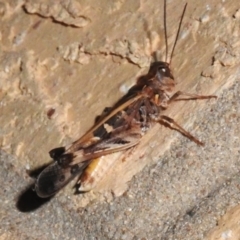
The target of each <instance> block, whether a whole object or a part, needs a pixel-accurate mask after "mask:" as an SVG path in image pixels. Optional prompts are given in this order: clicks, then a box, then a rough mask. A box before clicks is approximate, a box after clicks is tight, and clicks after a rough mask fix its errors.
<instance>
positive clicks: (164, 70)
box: [158, 67, 167, 73]
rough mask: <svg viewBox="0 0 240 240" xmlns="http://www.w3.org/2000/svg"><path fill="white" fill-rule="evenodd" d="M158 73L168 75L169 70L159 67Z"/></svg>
mask: <svg viewBox="0 0 240 240" xmlns="http://www.w3.org/2000/svg"><path fill="white" fill-rule="evenodd" d="M158 71H159V72H161V73H166V72H167V68H166V67H159V68H158Z"/></svg>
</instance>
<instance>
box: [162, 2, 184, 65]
mask: <svg viewBox="0 0 240 240" xmlns="http://www.w3.org/2000/svg"><path fill="white" fill-rule="evenodd" d="M164 3H165V4H166V0H165V1H164ZM186 8H187V3H186V4H185V6H184V9H183V12H182V15H181V19H180V23H179V26H178V31H177V36H176V38H175V42H174V45H173V49H172V53H171V56H170V61H169V65H170V64H171V61H172V56H173V53H174V50H175V47H176V45H177V40H178V37H179V33H180V29H181V25H182V20H183V17H184V14H185V11H186ZM164 12H165V10H164ZM165 32H166V31H165ZM165 41H166V40H165Z"/></svg>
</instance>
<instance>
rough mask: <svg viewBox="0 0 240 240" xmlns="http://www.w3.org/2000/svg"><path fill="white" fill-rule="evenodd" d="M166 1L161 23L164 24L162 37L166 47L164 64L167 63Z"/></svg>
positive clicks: (165, 0)
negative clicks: (163, 36)
mask: <svg viewBox="0 0 240 240" xmlns="http://www.w3.org/2000/svg"><path fill="white" fill-rule="evenodd" d="M166 13H167V0H164V10H163V22H164V35H165V45H166V55H165V62H167V57H168V38H167V16H166Z"/></svg>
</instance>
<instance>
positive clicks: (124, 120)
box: [35, 95, 147, 197]
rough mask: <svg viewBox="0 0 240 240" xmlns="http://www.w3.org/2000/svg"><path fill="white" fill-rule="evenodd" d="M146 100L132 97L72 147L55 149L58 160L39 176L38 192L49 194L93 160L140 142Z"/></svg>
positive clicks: (55, 157)
mask: <svg viewBox="0 0 240 240" xmlns="http://www.w3.org/2000/svg"><path fill="white" fill-rule="evenodd" d="M146 101H147V100H146V98H144V97H143V96H142V95H137V96H135V97H132V98H130V99H129V100H127V101H126V102H125V103H123V104H122V105H120V106H119V107H118V108H117V109H113V110H112V111H111V112H110V113H109V114H107V115H106V117H105V118H103V119H102V120H100V122H98V123H97V124H96V125H95V126H94V127H93V128H92V129H91V130H90V131H89V132H88V133H87V134H85V135H84V136H83V137H82V138H80V139H79V140H78V141H76V142H74V143H73V144H72V145H71V146H70V147H69V148H67V149H65V148H64V147H63V148H57V149H53V150H51V151H50V156H51V157H52V158H53V159H54V160H55V162H54V163H52V164H51V165H49V166H48V167H47V168H46V169H44V170H43V171H42V172H41V174H40V175H39V177H38V179H37V181H36V187H35V189H36V192H37V194H38V195H39V196H40V197H49V196H51V195H53V194H55V193H56V192H57V191H59V190H60V189H61V188H63V187H64V186H65V185H66V184H68V183H69V182H70V181H71V180H72V179H73V178H75V177H76V176H77V175H80V174H82V172H83V171H84V169H85V168H86V167H87V166H88V165H89V164H90V163H91V161H92V160H93V159H96V158H98V157H100V156H104V155H107V154H110V153H113V152H117V151H122V150H125V149H128V148H130V147H133V146H135V145H136V144H138V142H139V141H140V139H141V137H142V134H141V128H142V122H143V121H144V120H143V121H142V119H146V117H144V116H143V115H144V114H146V111H144V110H143V107H142V105H144V103H145V102H146Z"/></svg>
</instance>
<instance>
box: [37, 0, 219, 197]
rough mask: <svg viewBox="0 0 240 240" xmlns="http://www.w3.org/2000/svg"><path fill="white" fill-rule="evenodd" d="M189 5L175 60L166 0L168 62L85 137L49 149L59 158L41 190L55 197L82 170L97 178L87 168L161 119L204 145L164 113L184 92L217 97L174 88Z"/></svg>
mask: <svg viewBox="0 0 240 240" xmlns="http://www.w3.org/2000/svg"><path fill="white" fill-rule="evenodd" d="M186 7H187V4H186V5H185V7H184V10H183V13H182V15H181V19H180V23H179V27H178V32H177V35H176V38H175V42H174V45H173V49H172V52H171V56H170V61H169V63H168V62H167V56H168V43H167V28H166V0H165V1H164V28H165V43H166V59H165V62H162V61H155V62H153V63H152V64H151V66H150V69H149V71H148V73H147V75H146V76H145V78H144V80H143V81H141V82H139V83H137V84H136V85H135V86H134V87H132V88H131V89H130V90H129V92H128V94H127V95H126V96H125V97H123V98H122V99H121V100H120V101H119V102H118V103H117V104H115V106H113V108H111V109H110V110H108V111H107V113H105V114H104V116H102V117H100V119H99V120H98V121H97V122H96V124H95V125H94V126H93V127H92V128H91V129H90V130H89V131H88V132H87V133H86V134H85V135H83V136H82V137H81V138H80V139H79V140H77V141H75V142H73V143H72V144H71V145H70V146H68V147H60V148H55V149H53V150H51V151H50V152H49V154H50V157H51V158H52V159H53V160H54V162H53V163H52V164H50V165H49V166H48V167H46V168H45V169H44V170H43V171H42V172H41V173H40V175H39V176H38V178H37V180H36V185H35V189H36V192H37V194H38V196H40V197H49V196H51V195H53V194H55V193H56V192H58V191H59V190H60V189H61V188H63V187H64V186H65V185H67V184H68V183H69V182H70V181H71V180H72V179H73V178H75V177H76V176H78V175H80V178H79V181H78V183H79V184H83V183H84V182H86V181H90V180H89V179H90V178H91V177H87V176H86V172H87V171H88V172H90V174H91V172H92V170H91V171H89V170H87V169H89V168H93V167H94V164H96V161H98V159H99V158H101V157H103V162H104V157H107V156H106V155H108V156H109V157H111V154H112V153H114V152H118V151H125V150H127V149H129V148H132V147H134V146H136V145H137V144H138V143H139V142H140V141H141V138H142V137H143V136H144V135H145V134H146V133H147V131H148V130H149V129H150V128H151V127H152V126H153V124H155V123H165V124H167V125H170V126H173V127H174V128H176V129H177V130H178V131H179V132H180V133H182V134H183V135H185V136H186V137H188V138H189V139H190V140H192V141H194V142H195V143H196V144H198V145H203V143H202V142H201V141H199V140H198V139H197V138H195V137H194V136H193V135H192V134H191V133H189V132H188V131H186V130H185V129H183V128H182V127H181V126H180V125H179V124H178V123H176V122H175V121H174V120H173V119H172V118H170V117H168V116H165V115H164V110H165V109H166V108H168V106H169V105H170V104H171V103H172V102H174V101H176V100H180V99H179V96H182V95H184V96H187V98H184V99H185V100H196V99H209V98H216V96H213V95H210V96H201V95H196V94H189V93H185V92H182V91H178V92H176V93H173V92H174V87H175V84H176V83H175V80H174V77H173V75H172V72H171V69H170V63H171V59H172V56H173V52H174V49H175V46H176V43H177V39H178V36H179V32H180V29H181V24H182V20H183V16H184V13H185V10H186ZM91 179H93V177H92V178H91ZM87 190H89V189H87Z"/></svg>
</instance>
